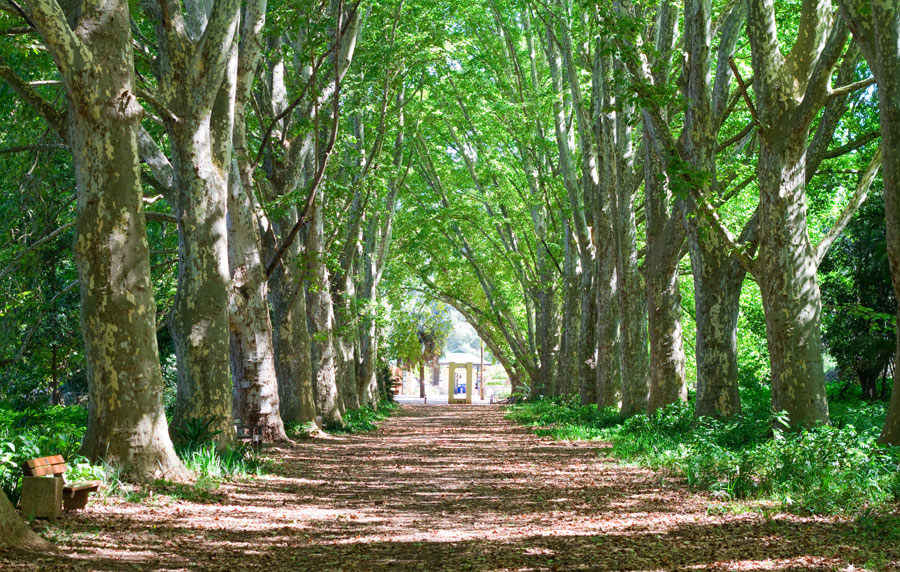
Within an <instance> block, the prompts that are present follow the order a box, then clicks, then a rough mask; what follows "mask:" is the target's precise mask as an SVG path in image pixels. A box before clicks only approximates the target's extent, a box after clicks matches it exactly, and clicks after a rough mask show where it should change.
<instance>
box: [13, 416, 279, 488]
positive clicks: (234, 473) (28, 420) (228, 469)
mask: <svg viewBox="0 0 900 572" xmlns="http://www.w3.org/2000/svg"><path fill="white" fill-rule="evenodd" d="M86 427H87V410H85V409H84V408H83V407H79V406H67V407H62V406H57V407H47V408H43V409H26V410H23V411H14V410H12V409H6V408H3V407H0V487H2V488H3V491H4V492H5V493H6V496H7V497H9V499H10V501H12V502H13V503H14V504H15V503H16V502H17V501H18V499H19V495H20V490H21V476H22V469H21V466H22V464H23V463H24V462H25V461H27V460H28V459H34V458H36V457H46V456H50V455H62V456H63V457H64V458H65V459H66V465H67V466H68V468H69V470H68V471H67V472H66V479H67V480H69V481H85V480H97V481H101V482H102V483H103V487H102V488H101V491H100V493H99V494H100V497H101V498H104V497H111V496H123V495H124V496H126V497H131V498H134V499H139V498H142V497H147V496H152V494H169V495H170V496H173V497H175V498H187V497H194V498H198V499H203V498H205V497H211V496H213V495H214V493H213V491H214V490H215V489H216V488H218V486H219V484H220V483H221V482H223V481H227V480H234V479H240V478H251V477H254V476H259V475H261V474H264V473H265V468H266V464H265V461H264V460H263V459H262V458H261V457H260V456H259V455H257V454H256V453H255V451H253V450H252V449H250V448H248V447H246V446H242V447H230V448H229V447H226V448H217V447H216V446H215V445H213V443H212V442H211V441H212V439H213V438H214V437H215V434H214V433H209V432H208V431H207V432H206V433H204V432H203V431H202V429H203V423H199V422H198V424H197V427H190V426H189V427H186V428H185V427H183V428H179V429H178V430H176V431H173V432H174V433H176V434H177V435H178V436H180V437H181V440H182V445H180V446H178V447H177V448H176V451H177V453H178V455H179V457H180V458H181V460H182V461H183V462H184V464H185V466H186V467H187V469H188V470H189V471H191V472H192V473H193V475H194V477H195V482H194V483H192V484H189V485H185V484H173V483H168V482H166V481H159V482H157V483H154V485H153V486H152V487H149V488H148V487H146V486H145V487H134V486H130V485H127V484H125V483H123V480H122V478H121V472H120V470H119V469H118V467H115V466H113V465H108V464H105V463H91V462H90V460H89V459H87V458H86V457H84V456H82V455H80V454H79V453H78V451H79V450H80V448H81V440H82V438H83V436H84V432H85V429H86Z"/></svg>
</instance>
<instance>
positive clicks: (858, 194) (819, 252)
mask: <svg viewBox="0 0 900 572" xmlns="http://www.w3.org/2000/svg"><path fill="white" fill-rule="evenodd" d="M880 168H881V146H879V147H878V150H877V151H876V152H875V155H874V156H873V157H872V160H871V161H869V166H868V167H866V170H865V171H864V172H863V176H862V177H861V178H860V180H859V183H858V184H857V185H856V191H854V192H853V196H851V197H850V201H849V202H848V203H847V206H845V207H844V210H843V211H841V214H840V216H838V218H837V220H836V221H835V222H834V225H832V227H831V228H830V229H829V230H828V232H826V233H825V236H823V237H822V240H820V241H819V244H817V245H816V266H818V265H819V264H821V263H822V259H823V258H825V255H826V254H828V250H829V249H830V248H831V245H832V244H834V241H835V240H837V237H838V236H840V235H841V233H842V232H844V228H846V227H847V224H848V223H849V222H850V219H851V218H853V214H854V213H855V212H856V211H857V209H859V207H860V205H862V204H863V203H864V202H866V198H867V197H868V195H869V189H870V188H871V187H872V181H874V180H875V175H876V174H878V169H880Z"/></svg>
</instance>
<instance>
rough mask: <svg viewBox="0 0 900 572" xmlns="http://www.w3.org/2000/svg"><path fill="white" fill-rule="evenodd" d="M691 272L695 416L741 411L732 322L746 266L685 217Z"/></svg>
mask: <svg viewBox="0 0 900 572" xmlns="http://www.w3.org/2000/svg"><path fill="white" fill-rule="evenodd" d="M687 224H688V229H689V235H688V248H689V249H690V255H691V269H692V272H693V276H694V312H695V314H694V319H695V321H696V328H697V333H696V342H695V346H694V347H695V350H694V355H695V356H696V360H697V398H696V403H695V407H694V413H695V414H696V415H697V417H720V418H729V417H733V416H735V415H737V414H738V413H740V412H741V398H740V393H739V391H738V360H737V323H738V315H739V314H740V299H741V287H742V285H743V282H744V275H745V274H746V270H745V269H744V267H743V266H741V264H740V263H739V262H738V261H737V260H736V259H735V258H734V257H733V256H731V254H730V252H728V250H727V249H726V247H725V246H724V245H723V244H721V242H720V241H719V240H718V237H717V236H716V235H715V234H714V233H711V232H709V231H708V230H705V229H701V228H699V226H698V221H697V220H696V219H692V220H690V221H688V222H687Z"/></svg>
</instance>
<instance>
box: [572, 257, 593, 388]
mask: <svg viewBox="0 0 900 572" xmlns="http://www.w3.org/2000/svg"><path fill="white" fill-rule="evenodd" d="M581 264H582V266H583V267H582V269H581V288H580V290H579V294H580V295H581V324H580V327H579V334H578V351H577V353H576V355H577V356H578V369H577V370H576V371H577V372H578V383H579V387H580V389H581V400H582V403H598V401H597V372H596V369H595V368H596V366H597V295H596V293H595V292H594V289H593V286H594V280H593V274H594V268H593V267H594V260H582V261H581Z"/></svg>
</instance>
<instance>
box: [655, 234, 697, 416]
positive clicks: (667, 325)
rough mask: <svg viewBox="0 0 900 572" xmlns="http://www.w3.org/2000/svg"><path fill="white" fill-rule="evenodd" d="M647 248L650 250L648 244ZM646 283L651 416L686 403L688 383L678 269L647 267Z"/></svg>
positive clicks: (662, 266) (676, 267)
mask: <svg viewBox="0 0 900 572" xmlns="http://www.w3.org/2000/svg"><path fill="white" fill-rule="evenodd" d="M647 248H648V250H649V249H650V248H651V247H650V244H649V242H648V246H647ZM646 280H647V307H648V310H649V319H648V326H649V327H648V330H649V338H650V395H649V400H648V412H649V413H651V414H652V413H654V412H655V411H656V410H657V409H661V408H663V407H665V406H666V405H669V404H671V403H675V402H677V401H687V382H686V381H685V374H684V339H683V336H682V331H681V291H680V290H679V287H678V266H677V265H676V266H675V267H674V268H672V267H666V266H664V265H660V266H659V267H656V268H652V267H651V266H649V265H648V267H647V272H646Z"/></svg>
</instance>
